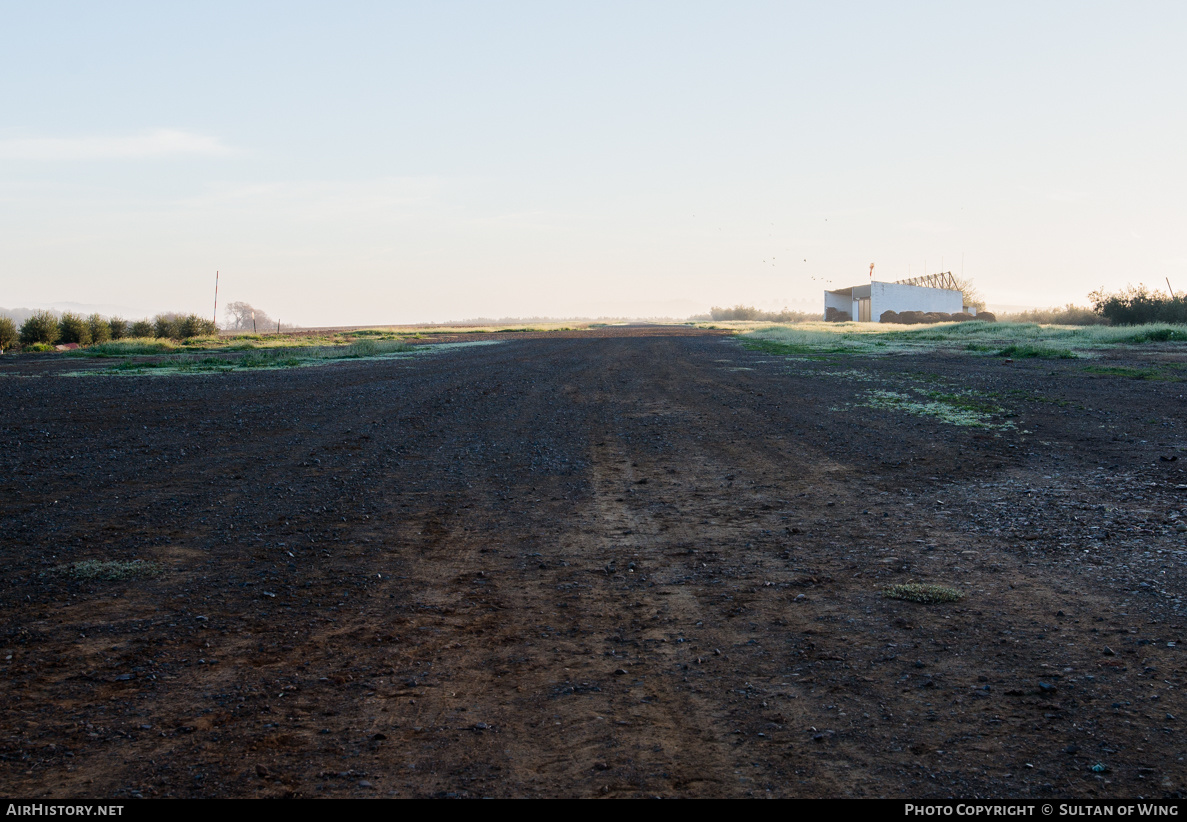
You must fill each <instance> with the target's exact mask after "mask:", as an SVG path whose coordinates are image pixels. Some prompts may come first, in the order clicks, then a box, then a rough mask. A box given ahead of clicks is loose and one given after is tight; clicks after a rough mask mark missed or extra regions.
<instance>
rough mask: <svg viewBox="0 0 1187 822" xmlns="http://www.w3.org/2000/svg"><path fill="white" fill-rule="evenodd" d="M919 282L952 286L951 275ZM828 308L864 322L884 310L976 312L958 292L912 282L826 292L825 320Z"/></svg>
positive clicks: (877, 316) (918, 278)
mask: <svg viewBox="0 0 1187 822" xmlns="http://www.w3.org/2000/svg"><path fill="white" fill-rule="evenodd" d="M919 280H925V281H927V282H929V283H932V282H935V283H942V284H944V285H955V282H954V281H953V280H952V279H951V275H950V274H949V275H947V277H946V278H945V277H944V276H943V275H934V274H933V275H931V276H929V277H927V278H924V277H916V278H915V281H919ZM830 308H832V309H835V310H836V311H837V312H841V313H844V314H848V315H849V318H850V319H853V320H857V321H858V322H863V323H868V322H875V323H876V322H879V319H878V318H879V317H881V316H882V314H883V312H885V311H895V312H897V313H899V314H901V313H903V312H904V311H921V312H924V313H927V312H932V311H935V312H940V313H943V314H959V313H961V312H967V313H976V312H975V310H973V309H966V308H965V305H964V295H963V294H962V293H961V291H960V290H959V289H953V288H936V287H933V286H931V285H930V284H929V285H917V284H915V282H914V281H905V282H897V283H878V282H870V283H867V284H866V285H855V286H853V287H851V288H841V289H838V290H836V291H825V292H824V313H825V317H826V319H827V317H828V314H829V309H830ZM835 316H836V315H834V317H835Z"/></svg>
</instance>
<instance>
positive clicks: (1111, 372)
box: [1084, 365, 1180, 382]
mask: <svg viewBox="0 0 1187 822" xmlns="http://www.w3.org/2000/svg"><path fill="white" fill-rule="evenodd" d="M1084 370H1085V371H1087V372H1088V373H1089V374H1099V375H1100V376H1102V377H1126V378H1128V379H1131V380H1163V381H1166V382H1178V381H1179V379H1180V378H1179V376H1178V375H1177V374H1168V373H1167V372H1166V371H1165V370H1163V369H1161V368H1134V367H1132V366H1127V365H1088V366H1085V367H1084Z"/></svg>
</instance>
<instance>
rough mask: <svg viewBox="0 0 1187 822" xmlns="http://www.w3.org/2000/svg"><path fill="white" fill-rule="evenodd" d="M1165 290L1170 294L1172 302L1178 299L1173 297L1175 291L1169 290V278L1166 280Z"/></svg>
mask: <svg viewBox="0 0 1187 822" xmlns="http://www.w3.org/2000/svg"><path fill="white" fill-rule="evenodd" d="M1166 290H1167V291H1169V292H1170V293H1171V299H1172V300H1177V299H1179V298H1178V297H1176V296H1175V290H1174V289H1173V288H1171V278H1170V277H1167V278H1166Z"/></svg>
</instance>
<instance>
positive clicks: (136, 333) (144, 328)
mask: <svg viewBox="0 0 1187 822" xmlns="http://www.w3.org/2000/svg"><path fill="white" fill-rule="evenodd" d="M128 336H129V337H136V338H139V339H145V338H148V337H155V336H156V334H155V333H153V324H152V323H150V322H149V321H148V320H137V321H136V322H134V323H132V325H131V326H129V328H128Z"/></svg>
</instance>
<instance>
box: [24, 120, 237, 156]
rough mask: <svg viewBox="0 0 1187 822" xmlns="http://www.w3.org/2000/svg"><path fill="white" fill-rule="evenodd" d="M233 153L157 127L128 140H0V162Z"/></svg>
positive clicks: (202, 139)
mask: <svg viewBox="0 0 1187 822" xmlns="http://www.w3.org/2000/svg"><path fill="white" fill-rule="evenodd" d="M232 153H234V149H232V148H231V147H230V146H227V145H224V144H223V142H222V141H221V140H219V139H218V138H217V137H207V136H206V135H203V134H192V133H190V132H186V131H178V130H176V129H168V128H160V129H156V130H154V131H150V132H147V133H145V134H137V135H132V136H127V137H27V138H20V139H12V140H0V160H143V159H154V158H159V157H175V156H178V155H205V156H219V155H227V154H232Z"/></svg>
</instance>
